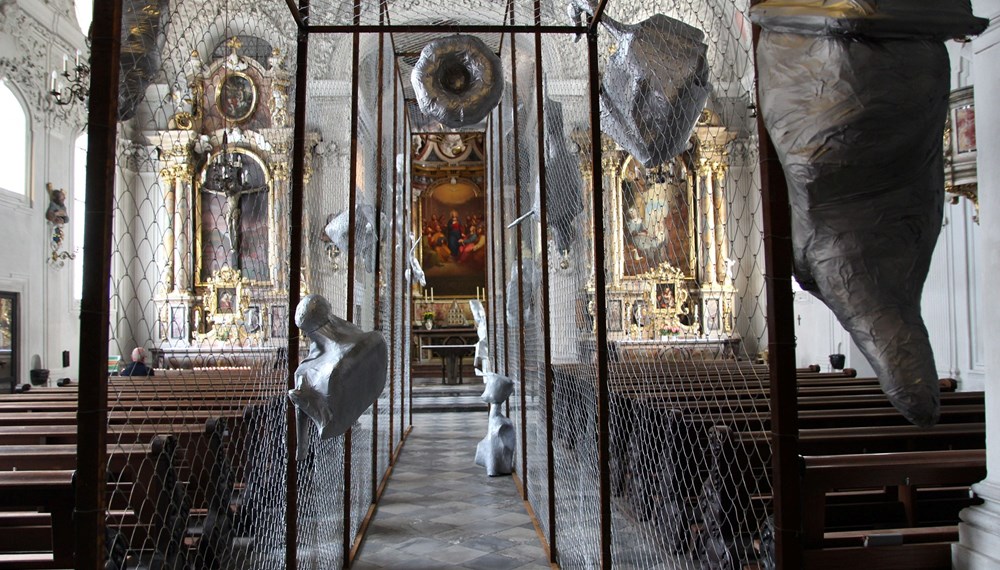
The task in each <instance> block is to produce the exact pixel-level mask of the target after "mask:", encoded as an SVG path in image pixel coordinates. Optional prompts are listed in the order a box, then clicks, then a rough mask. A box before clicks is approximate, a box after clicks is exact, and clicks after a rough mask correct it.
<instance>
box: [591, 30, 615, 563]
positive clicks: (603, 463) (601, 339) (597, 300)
mask: <svg viewBox="0 0 1000 570" xmlns="http://www.w3.org/2000/svg"><path fill="white" fill-rule="evenodd" d="M587 56H588V67H589V70H590V147H591V148H590V151H591V158H590V159H591V168H592V171H593V176H592V177H591V178H592V179H593V181H592V183H593V189H592V200H593V204H594V228H593V231H594V321H595V323H596V325H597V326H596V328H597V330H596V344H597V345H596V349H597V350H596V353H597V430H598V438H597V465H598V468H599V469H600V475H599V480H598V492H599V496H600V527H601V532H600V535H601V568H604V569H610V568H611V566H612V551H611V441H610V434H611V428H610V419H611V418H610V414H611V410H610V406H609V398H610V394H609V390H608V324H607V295H606V287H607V274H606V270H605V267H606V265H605V260H604V248H605V244H604V190H603V182H604V181H603V177H604V172H603V169H602V164H601V104H600V84H601V78H600V72H599V69H598V61H597V29H596V28H591V29H590V31H588V32H587Z"/></svg>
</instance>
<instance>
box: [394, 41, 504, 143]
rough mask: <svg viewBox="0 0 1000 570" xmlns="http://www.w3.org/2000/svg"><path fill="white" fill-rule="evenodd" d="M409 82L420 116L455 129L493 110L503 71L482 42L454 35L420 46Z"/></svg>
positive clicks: (501, 85)
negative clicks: (421, 114) (418, 55)
mask: <svg viewBox="0 0 1000 570" xmlns="http://www.w3.org/2000/svg"><path fill="white" fill-rule="evenodd" d="M410 82H411V83H412V84H413V90H414V92H415V93H416V96H417V104H418V105H419V106H420V110H421V111H423V112H424V114H426V115H428V116H430V117H432V118H434V119H437V120H438V121H440V122H441V124H443V125H445V126H447V127H452V128H458V127H464V126H467V125H474V124H476V123H478V122H479V121H481V120H483V119H484V118H485V117H486V115H488V114H489V113H490V111H492V110H493V107H496V104H497V103H498V102H499V101H500V95H501V94H502V93H503V68H502V67H501V65H500V58H499V57H497V55H496V54H495V53H493V52H492V51H491V50H490V48H489V47H487V45H486V44H485V43H483V41H482V40H480V39H479V38H477V37H475V36H463V35H455V36H449V37H445V38H441V39H437V40H434V41H432V42H430V43H429V44H427V45H426V46H424V49H423V51H421V52H420V59H419V60H418V61H417V64H416V66H415V67H414V68H413V73H412V75H411V76H410Z"/></svg>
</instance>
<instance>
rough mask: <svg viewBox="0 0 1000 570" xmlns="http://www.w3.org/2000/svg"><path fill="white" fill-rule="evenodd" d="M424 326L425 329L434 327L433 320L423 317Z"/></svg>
mask: <svg viewBox="0 0 1000 570" xmlns="http://www.w3.org/2000/svg"><path fill="white" fill-rule="evenodd" d="M424 328H425V329H427V330H431V329H433V328H434V321H432V320H430V319H424Z"/></svg>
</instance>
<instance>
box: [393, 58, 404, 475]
mask: <svg viewBox="0 0 1000 570" xmlns="http://www.w3.org/2000/svg"><path fill="white" fill-rule="evenodd" d="M393 62H395V58H393ZM394 65H395V64H394ZM392 78H393V79H392V162H391V167H390V168H391V169H392V224H391V225H390V227H391V228H392V249H391V250H390V251H391V252H392V269H391V270H390V271H389V275H391V277H390V278H389V281H390V282H391V283H390V287H391V289H390V295H391V297H390V299H391V300H392V307H390V309H389V322H390V323H392V351H393V357H392V360H390V361H389V463H390V465H391V464H392V462H393V450H394V448H395V447H396V445H395V444H396V437H395V435H396V432H395V427H396V421H395V418H396V416H395V414H393V412H394V411H395V409H396V361H397V360H402V356H403V354H405V351H403V350H396V341H397V340H399V338H398V337H397V332H400V331H401V328H402V327H399V326H397V323H396V305H397V301H396V293H397V290H396V285H397V282H398V281H399V280H398V279H397V278H396V258H397V257H399V256H397V255H396V234H398V233H399V231H400V228H399V227H398V226H397V225H396V216H398V215H399V213H398V211H397V207H398V206H399V196H396V188H397V186H396V184H397V179H396V178H397V173H396V154H397V153H398V152H399V150H398V146H397V145H398V143H399V115H398V111H399V98H398V95H399V91H398V89H399V74H397V73H393V74H392ZM403 231H405V228H404V229H403ZM403 244H404V247H403V255H406V253H407V252H406V247H405V244H406V241H405V240H404V241H403ZM404 290H405V289H404ZM400 348H402V345H400ZM400 364H402V362H400ZM401 427H402V426H401Z"/></svg>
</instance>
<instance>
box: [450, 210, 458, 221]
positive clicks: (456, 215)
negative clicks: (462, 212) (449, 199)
mask: <svg viewBox="0 0 1000 570" xmlns="http://www.w3.org/2000/svg"><path fill="white" fill-rule="evenodd" d="M451 217H452V218H455V219H456V220H457V219H458V210H452V211H451Z"/></svg>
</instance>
